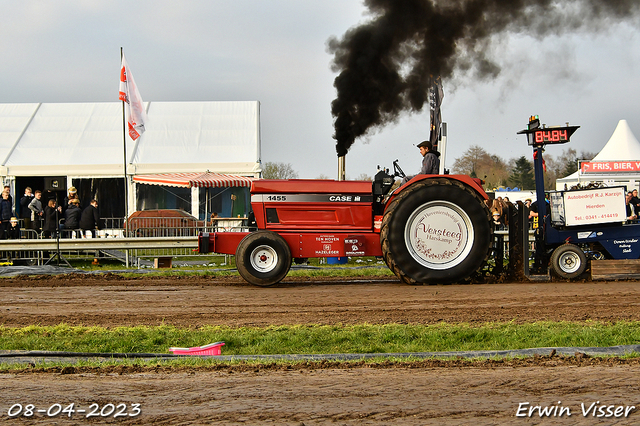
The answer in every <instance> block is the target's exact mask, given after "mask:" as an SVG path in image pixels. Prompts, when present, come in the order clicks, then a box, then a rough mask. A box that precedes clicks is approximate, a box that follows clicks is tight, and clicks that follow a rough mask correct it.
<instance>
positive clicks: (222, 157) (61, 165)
mask: <svg viewBox="0 0 640 426" xmlns="http://www.w3.org/2000/svg"><path fill="white" fill-rule="evenodd" d="M145 106H146V107H147V113H148V116H149V119H148V121H147V123H146V131H145V132H144V133H143V134H142V136H141V137H140V138H138V140H136V141H133V140H132V139H131V138H129V136H127V139H126V149H127V153H126V158H127V172H128V173H129V174H137V173H167V172H186V171H205V170H211V171H215V172H220V173H238V174H245V175H254V174H255V173H257V172H258V171H259V170H260V110H259V108H260V105H259V102H257V101H245V102H149V103H145ZM122 122H123V118H122V104H121V103H120V102H104V103H41V104H0V161H3V162H2V164H0V166H1V167H2V170H1V171H0V174H2V175H4V176H57V175H76V176H105V175H106V176H108V175H121V174H123V168H124V165H123V163H124V158H125V157H124V142H123V131H122Z"/></svg>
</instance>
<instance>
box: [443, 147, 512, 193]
mask: <svg viewBox="0 0 640 426" xmlns="http://www.w3.org/2000/svg"><path fill="white" fill-rule="evenodd" d="M452 169H453V172H454V173H457V174H464V175H469V176H471V177H478V178H480V179H483V180H484V181H485V187H487V188H494V187H497V186H500V185H506V184H507V181H508V180H509V172H510V167H509V166H507V163H506V162H505V161H504V160H503V159H502V158H501V157H499V156H497V155H491V154H489V153H488V152H487V151H486V150H485V149H484V148H482V147H481V146H478V145H472V146H471V147H470V148H469V149H467V150H466V151H465V153H464V154H463V155H462V157H459V158H456V159H455V161H454V163H453V167H452Z"/></svg>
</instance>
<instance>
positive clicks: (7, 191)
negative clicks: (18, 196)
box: [2, 185, 13, 211]
mask: <svg viewBox="0 0 640 426" xmlns="http://www.w3.org/2000/svg"><path fill="white" fill-rule="evenodd" d="M2 192H6V193H7V195H8V196H9V202H10V203H11V210H12V211H13V197H12V196H11V187H10V186H8V185H6V186H5V187H4V189H3V190H2Z"/></svg>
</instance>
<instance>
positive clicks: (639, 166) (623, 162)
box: [556, 120, 640, 190]
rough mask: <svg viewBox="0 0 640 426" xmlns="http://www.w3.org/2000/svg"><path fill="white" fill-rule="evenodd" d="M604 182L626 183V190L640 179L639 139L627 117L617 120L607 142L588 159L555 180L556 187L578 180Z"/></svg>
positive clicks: (634, 185)
mask: <svg viewBox="0 0 640 426" xmlns="http://www.w3.org/2000/svg"><path fill="white" fill-rule="evenodd" d="M589 182H605V183H607V184H608V185H609V186H619V185H624V186H627V188H628V189H629V190H631V189H633V188H637V187H638V183H639V182H640V142H638V139H637V138H636V137H635V135H634V134H633V132H632V131H631V129H630V128H629V124H628V123H627V120H620V121H619V122H618V126H617V127H616V129H615V131H614V132H613V134H612V135H611V137H610V138H609V141H608V142H607V143H606V144H605V146H604V147H603V148H602V149H601V150H600V152H599V153H598V154H597V155H596V156H595V157H593V159H592V160H590V161H584V162H582V163H581V164H580V168H579V170H578V171H577V172H575V173H573V174H571V175H569V176H567V177H564V178H561V179H558V180H556V189H557V190H563V189H564V188H565V186H566V187H567V188H569V187H571V186H572V185H576V184H578V183H581V184H588V183H589Z"/></svg>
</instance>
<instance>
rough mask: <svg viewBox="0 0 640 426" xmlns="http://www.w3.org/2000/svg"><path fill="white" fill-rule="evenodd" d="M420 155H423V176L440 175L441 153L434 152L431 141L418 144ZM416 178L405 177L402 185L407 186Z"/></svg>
mask: <svg viewBox="0 0 640 426" xmlns="http://www.w3.org/2000/svg"><path fill="white" fill-rule="evenodd" d="M418 148H419V149H420V154H422V169H421V170H420V174H421V175H437V174H438V173H440V153H439V152H438V151H434V150H433V145H431V142H429V141H423V142H420V143H419V144H418ZM414 177H415V176H405V178H404V179H403V180H402V183H403V184H405V183H407V182H409V181H410V180H411V179H413V178H414Z"/></svg>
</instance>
